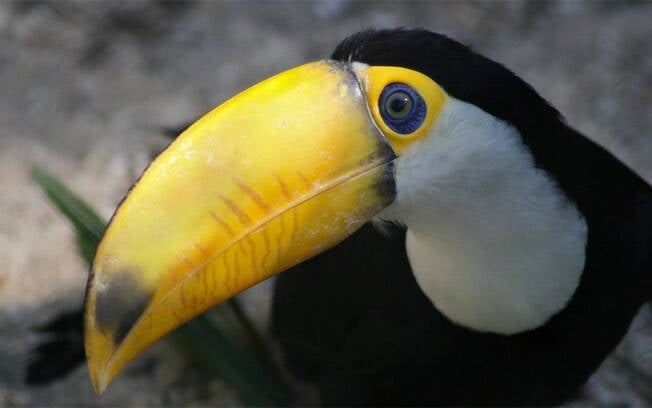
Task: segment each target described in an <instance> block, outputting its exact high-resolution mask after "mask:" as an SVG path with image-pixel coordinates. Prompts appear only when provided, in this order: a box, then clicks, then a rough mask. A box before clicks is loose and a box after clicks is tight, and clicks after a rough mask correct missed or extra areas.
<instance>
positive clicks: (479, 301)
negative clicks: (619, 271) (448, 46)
mask: <svg viewBox="0 0 652 408" xmlns="http://www.w3.org/2000/svg"><path fill="white" fill-rule="evenodd" d="M396 188H397V198H396V201H395V202H394V203H393V204H392V205H391V206H390V207H388V208H387V209H385V210H384V211H383V212H381V213H380V214H379V215H378V218H380V219H383V220H396V221H399V222H400V223H402V224H405V225H406V226H407V228H408V232H407V240H406V245H407V253H408V258H409V261H410V265H411V267H412V270H413V273H414V275H415V277H416V280H417V282H418V284H419V286H420V287H421V289H422V290H423V292H424V293H425V294H426V296H427V297H428V298H429V299H430V300H431V301H432V302H433V304H434V305H435V307H437V309H439V310H440V311H441V312H442V313H443V314H444V315H446V316H447V317H448V318H449V319H451V320H452V321H454V322H456V323H458V324H461V325H463V326H466V327H468V328H472V329H475V330H480V331H489V332H494V333H501V334H513V333H518V332H522V331H525V330H529V329H533V328H536V327H538V326H540V325H542V324H544V323H545V322H546V321H547V320H548V319H549V318H550V317H552V316H553V315H554V314H555V313H557V312H559V311H560V310H561V309H562V308H563V307H564V306H565V305H566V304H567V302H568V301H569V299H570V298H571V297H572V295H573V293H574V292H575V289H576V288H577V285H578V284H579V279H580V275H581V273H582V270H583V268H584V258H585V247H586V240H587V226H586V221H585V220H584V218H583V217H582V215H581V214H580V212H579V211H578V210H577V207H576V206H575V204H574V203H571V202H569V201H568V200H567V198H566V197H565V195H564V194H563V193H562V191H561V190H560V189H559V188H558V187H557V185H556V184H555V182H554V181H553V179H552V177H551V176H550V175H549V174H547V173H546V172H544V171H543V170H540V169H537V168H536V167H535V165H534V160H533V158H532V155H531V154H530V152H529V150H528V149H527V147H526V146H525V145H524V143H523V142H522V140H521V138H520V136H519V134H518V132H517V130H516V129H515V128H513V127H512V126H510V125H509V124H507V123H505V122H503V121H500V120H498V119H496V118H495V117H493V116H491V115H489V114H487V113H486V112H484V111H482V110H481V109H479V108H477V107H475V106H473V105H471V104H468V103H465V102H462V101H459V100H456V99H454V98H452V97H451V98H450V100H449V101H448V103H447V104H446V105H445V106H444V108H443V110H442V112H441V113H440V115H439V117H438V119H437V123H436V124H435V126H434V128H433V130H432V131H431V132H430V134H429V135H428V136H427V138H426V139H425V140H423V141H421V142H419V143H416V144H415V145H414V146H411V148H408V149H406V150H405V151H404V152H403V154H402V155H401V157H400V158H399V159H398V160H397V162H396Z"/></svg>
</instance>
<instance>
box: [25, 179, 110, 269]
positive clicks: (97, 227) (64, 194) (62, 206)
mask: <svg viewBox="0 0 652 408" xmlns="http://www.w3.org/2000/svg"><path fill="white" fill-rule="evenodd" d="M32 177H33V178H34V180H35V181H36V183H37V184H38V185H39V186H40V187H41V188H42V189H43V191H44V192H45V194H46V195H47V196H48V198H49V199H50V201H52V203H53V204H54V205H55V206H56V207H57V208H58V209H59V211H61V212H62V213H63V215H65V216H66V218H67V219H68V221H70V222H71V223H72V225H73V227H74V228H75V236H76V240H77V247H78V248H79V253H80V255H81V256H82V258H83V259H84V260H85V261H86V262H88V263H89V264H90V263H91V262H92V261H93V257H94V256H95V250H96V248H97V245H98V244H99V243H100V240H101V239H102V234H103V233H104V229H105V227H106V221H104V220H103V219H102V218H101V217H100V216H99V215H98V214H97V213H96V212H95V211H93V209H91V208H90V207H89V206H88V205H87V204H86V203H85V202H84V201H82V200H81V199H80V198H78V197H77V196H76V195H75V194H74V193H73V192H72V191H70V190H69V189H68V188H67V187H66V186H64V185H63V184H62V183H61V182H60V181H59V180H57V179H56V178H55V177H54V176H52V175H51V174H49V173H48V172H46V171H45V170H43V169H41V168H40V167H34V168H33V169H32Z"/></svg>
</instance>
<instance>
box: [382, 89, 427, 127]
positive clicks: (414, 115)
mask: <svg viewBox="0 0 652 408" xmlns="http://www.w3.org/2000/svg"><path fill="white" fill-rule="evenodd" d="M378 107H379V110H380V116H381V117H382V118H383V121H384V122H385V124H386V125H387V126H388V127H389V128H390V129H392V130H393V131H395V132H396V133H400V134H402V135H408V134H410V133H413V132H414V131H415V130H417V129H418V128H419V126H421V124H422V123H423V121H424V120H425V118H426V113H427V108H426V103H425V101H424V100H423V98H422V97H421V95H419V93H418V92H417V91H415V90H414V88H412V87H411V86H408V85H406V84H402V83H400V82H395V83H391V84H389V85H387V86H386V87H385V88H384V89H383V91H382V92H381V93H380V97H379V98H378Z"/></svg>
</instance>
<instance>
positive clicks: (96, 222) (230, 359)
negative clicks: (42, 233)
mask: <svg viewBox="0 0 652 408" xmlns="http://www.w3.org/2000/svg"><path fill="white" fill-rule="evenodd" d="M32 177H33V178H34V180H35V181H36V182H37V183H38V185H39V186H40V187H41V188H42V189H43V191H44V192H45V193H46V195H47V196H48V198H49V199H50V200H51V201H52V203H53V204H54V205H55V206H56V207H57V208H58V209H59V211H61V213H62V214H63V215H64V216H65V217H66V218H67V219H68V220H69V221H70V222H71V223H72V225H73V227H74V229H75V235H76V240H77V246H78V248H79V253H80V255H81V256H82V258H83V259H84V260H86V262H88V263H89V264H90V263H91V262H92V261H93V257H94V256H95V251H96V250H97V246H98V244H99V242H100V240H101V239H102V235H103V233H104V230H105V228H106V222H105V221H104V220H102V218H101V217H100V216H99V215H98V214H97V213H96V212H95V211H93V209H92V208H90V206H89V205H88V204H86V203H85V202H84V201H83V200H82V199H80V198H79V197H78V196H77V195H75V193H73V192H72V191H70V190H69V189H68V188H67V187H66V186H65V185H63V183H61V182H60V181H59V180H58V179H56V178H55V177H54V176H52V175H50V174H49V173H48V172H46V171H45V170H43V169H41V168H39V167H35V168H34V169H33V170H32ZM213 312H214V314H215V315H218V316H227V317H228V316H230V317H231V319H230V320H231V321H234V322H236V324H235V325H233V324H230V325H229V324H228V323H227V324H226V327H230V329H231V330H224V329H223V328H222V327H220V325H219V324H217V322H216V321H215V319H211V318H210V317H209V314H211V311H209V312H207V313H205V314H204V315H202V316H199V317H197V318H196V319H194V320H193V321H191V322H189V323H187V324H185V325H184V326H182V327H180V328H178V329H177V330H176V331H174V332H173V333H172V334H170V336H169V337H168V339H170V340H172V342H173V343H174V344H175V345H177V346H178V347H179V348H181V349H182V350H184V351H185V352H186V353H188V354H189V355H190V356H191V357H192V358H193V359H194V360H195V361H197V363H198V364H200V365H202V366H203V367H204V368H206V369H207V370H208V371H209V372H210V373H212V374H214V375H216V376H219V377H221V378H222V379H223V380H225V381H226V382H228V383H229V384H231V385H232V386H233V387H234V388H235V389H236V390H237V391H238V393H239V394H240V396H241V398H242V399H243V401H244V402H246V403H248V404H252V405H257V406H262V405H264V406H270V405H274V406H279V405H280V406H285V405H288V404H289V403H290V402H291V393H290V388H289V386H288V385H287V383H286V382H285V381H284V379H283V376H282V375H281V374H280V370H279V369H278V368H277V367H276V364H275V362H274V359H273V358H272V354H271V352H270V351H269V348H268V347H267V344H266V343H265V341H264V340H263V338H262V337H261V336H260V335H259V334H258V332H257V331H256V330H255V328H254V326H253V324H252V323H251V320H250V319H249V317H248V316H247V315H246V314H245V313H244V310H243V309H242V307H241V306H240V304H239V303H238V301H237V300H236V299H235V298H233V299H231V300H229V301H228V302H225V303H223V304H221V305H218V306H217V307H216V308H214V309H213ZM226 320H228V319H226ZM226 320H225V319H222V321H224V322H225V323H226Z"/></svg>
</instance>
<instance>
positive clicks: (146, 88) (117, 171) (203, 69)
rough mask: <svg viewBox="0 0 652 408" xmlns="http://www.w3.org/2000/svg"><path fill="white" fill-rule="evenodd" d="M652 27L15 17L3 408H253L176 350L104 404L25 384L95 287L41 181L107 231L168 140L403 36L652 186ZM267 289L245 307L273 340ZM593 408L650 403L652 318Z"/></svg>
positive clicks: (91, 13)
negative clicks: (516, 82) (262, 83)
mask: <svg viewBox="0 0 652 408" xmlns="http://www.w3.org/2000/svg"><path fill="white" fill-rule="evenodd" d="M651 21H652V2H635V1H618V2H616V1H614V2H609V1H591V0H589V1H579V0H577V1H549V2H548V1H546V2H544V1H536V2H529V1H510V2H465V1H455V2H447V1H432V2H430V1H429V2H426V1H424V2H406V1H400V2H397V1H388V2H385V1H358V0H323V1H300V2H296V1H266V2H251V1H210V2H160V1H106V2H99V1H82V0H80V1H56V2H41V1H38V2H36V1H34V2H23V1H19V2H7V1H4V2H0V406H14V405H41V406H42V405H57V406H64V405H98V406H99V405H111V406H116V405H120V406H124V405H132V406H139V405H145V404H146V405H179V404H200V405H234V404H236V405H237V399H236V396H235V394H234V393H233V392H232V391H231V390H230V389H229V388H228V387H227V386H226V385H224V384H223V383H222V382H220V381H219V380H218V379H212V380H210V381H208V380H203V377H202V373H201V371H198V370H195V369H193V367H192V366H189V364H188V362H187V361H186V360H185V359H184V357H183V356H181V355H179V354H178V353H177V352H176V351H174V350H173V349H172V348H171V347H170V346H169V345H168V344H166V343H161V344H158V345H157V346H155V347H154V348H153V349H152V350H151V351H149V352H147V353H146V354H145V355H144V356H143V357H141V358H140V359H139V360H138V361H136V362H135V363H134V364H132V366H131V368H130V369H129V370H127V372H126V373H125V374H123V375H121V376H120V377H118V379H117V380H116V381H115V383H114V384H113V385H112V386H111V387H110V388H109V390H108V391H107V393H106V394H105V395H104V396H103V397H102V398H98V397H96V396H95V394H94V393H93V391H92V388H91V385H90V382H89V380H88V377H87V372H86V370H85V368H80V369H78V370H76V371H75V372H73V373H72V374H71V375H70V376H68V377H66V378H65V379H62V380H61V381H58V382H55V383H53V384H51V385H48V386H45V387H28V386H26V385H24V384H23V377H24V368H25V364H26V361H27V360H28V351H29V349H30V347H33V346H34V345H35V344H36V343H37V342H38V340H39V337H38V336H37V335H36V334H34V333H33V331H31V330H30V328H31V327H33V326H35V325H38V324H42V323H44V322H46V321H47V320H48V319H50V318H52V317H53V316H55V315H56V314H57V313H60V312H61V311H64V310H68V309H74V308H78V307H79V306H80V305H81V302H82V299H83V290H84V285H85V282H86V275H87V269H86V266H85V264H84V262H83V261H82V260H80V258H79V257H78V255H77V250H76V247H75V243H74V237H73V232H72V230H71V228H70V226H69V224H68V223H67V222H66V221H65V219H63V217H61V216H60V214H59V213H58V212H57V211H56V210H55V209H54V208H53V207H52V205H51V204H49V202H48V201H47V199H46V198H45V196H44V195H43V194H42V193H41V191H40V190H39V189H38V187H36V185H35V184H34V182H33V181H32V179H31V178H30V171H31V168H32V166H34V165H37V164H38V165H40V166H43V167H44V168H46V169H48V170H49V171H51V172H52V173H54V174H55V175H57V176H58V177H59V178H61V179H62V180H63V181H64V182H65V183H66V184H67V185H68V186H69V187H71V188H72V189H73V190H75V191H76V192H77V193H78V194H79V195H81V196H82V197H83V198H84V199H86V200H87V201H88V202H90V203H91V204H92V205H93V206H94V207H95V208H96V209H98V210H99V212H100V213H101V214H102V215H103V216H104V217H106V218H108V217H109V216H110V215H111V213H112V211H113V209H114V207H115V206H116V204H117V203H118V201H119V200H120V199H121V198H122V196H123V195H124V192H125V191H126V189H127V188H128V187H129V185H130V184H131V183H132V182H133V180H134V179H135V178H136V177H137V176H138V174H139V173H140V172H141V171H142V169H143V168H144V166H146V164H147V162H148V161H149V158H150V154H151V153H152V152H155V151H157V150H159V149H161V148H162V147H163V146H164V145H165V144H166V143H167V139H166V138H165V137H164V136H163V133H164V130H165V129H167V128H176V127H179V126H181V125H183V124H185V123H187V122H190V121H192V120H194V119H196V118H197V117H198V116H200V115H201V114H203V113H204V112H206V111H208V110H210V109H211V108H212V107H214V106H215V105H217V104H219V103H220V102H222V101H224V100H225V99H227V98H228V97H230V96H232V95H233V94H234V93H236V92H238V91H240V90H242V89H244V88H246V87H248V86H250V85H252V84H254V83H255V82H257V81H259V80H262V79H264V78H266V77H268V76H270V75H272V74H275V73H277V72H280V71H282V70H285V69H287V68H290V67H292V66H295V65H298V64H301V63H304V62H308V61H311V60H315V59H322V58H326V57H328V55H329V54H330V53H331V51H332V50H333V48H334V47H335V45H336V44H337V43H338V42H339V41H341V40H342V39H343V38H344V37H346V36H347V35H349V34H351V33H353V32H355V31H358V30H361V29H364V28H368V27H375V28H391V27H398V26H404V27H424V28H428V29H430V30H433V31H438V32H442V33H445V34H447V35H449V36H451V37H453V38H455V39H457V40H459V41H461V42H463V43H465V44H468V45H471V46H472V47H473V48H474V49H475V50H476V51H478V52H480V53H482V54H484V55H486V56H488V57H490V58H492V59H494V60H497V61H499V62H502V63H503V64H505V65H506V66H507V67H509V68H511V69H512V70H513V71H515V72H516V73H518V74H519V75H520V76H521V77H522V78H524V79H525V80H526V81H527V82H528V83H530V84H531V85H533V86H534V88H535V89H537V90H538V92H539V93H540V94H542V95H543V96H544V97H545V98H546V99H548V100H549V101H550V102H551V103H552V104H553V105H554V106H556V107H557V108H558V109H559V110H560V111H561V112H562V114H563V115H564V116H565V117H566V119H567V121H568V122H569V123H570V124H571V125H572V126H574V127H575V128H577V129H578V130H580V131H581V132H582V133H584V134H585V135H587V136H588V137H590V138H592V139H594V140H596V141H597V142H598V143H600V144H602V145H603V146H605V147H606V148H607V149H609V150H610V151H611V152H613V153H614V154H615V155H616V156H617V157H619V158H620V159H621V160H623V161H624V162H625V163H627V164H628V165H629V166H630V167H632V168H633V169H635V170H636V171H637V172H638V173H639V174H641V175H642V176H643V177H644V178H645V179H646V180H647V181H648V182H651V181H652V108H651V107H652V41H651V39H652V24H651V23H650V22H651ZM562 148H563V147H562ZM614 278H615V279H617V271H614ZM269 288H270V284H269V283H268V284H266V285H263V286H262V287H259V288H256V289H254V290H253V291H252V292H249V293H247V294H246V296H245V298H246V299H245V300H246V305H245V306H246V308H247V311H248V312H249V313H250V314H251V315H252V316H253V317H254V320H255V322H256V324H257V325H258V326H259V327H260V329H261V330H263V331H264V330H265V327H266V318H267V306H268V301H269ZM599 335H600V334H599V333H596V336H599ZM586 403H591V404H598V403H599V404H618V405H650V404H652V318H651V317H650V307H649V306H646V307H644V309H643V310H642V311H641V313H640V314H639V316H638V318H637V319H636V321H635V322H634V324H633V325H632V328H631V330H630V333H629V334H628V336H627V338H626V339H625V341H624V342H623V343H622V344H621V345H620V347H619V348H618V350H617V351H616V352H615V353H614V355H613V356H612V357H611V358H610V359H609V360H608V361H607V362H605V364H603V366H602V368H601V370H600V371H599V372H598V373H596V374H595V375H594V377H593V378H592V379H591V380H590V382H589V384H588V385H587V387H586V390H585V392H584V395H583V396H582V399H581V400H580V401H578V402H576V404H586Z"/></svg>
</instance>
